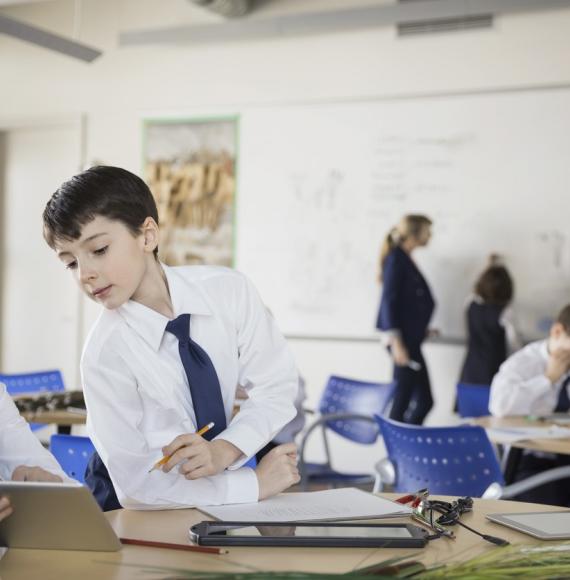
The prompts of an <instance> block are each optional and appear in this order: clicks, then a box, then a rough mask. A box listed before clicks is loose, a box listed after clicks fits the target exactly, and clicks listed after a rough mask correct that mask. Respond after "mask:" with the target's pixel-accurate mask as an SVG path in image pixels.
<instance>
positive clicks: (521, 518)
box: [487, 510, 570, 540]
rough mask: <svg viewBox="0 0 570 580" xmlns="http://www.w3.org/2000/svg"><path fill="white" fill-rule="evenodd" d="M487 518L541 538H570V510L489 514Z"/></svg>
mask: <svg viewBox="0 0 570 580" xmlns="http://www.w3.org/2000/svg"><path fill="white" fill-rule="evenodd" d="M487 518H488V519H489V520H491V521H492V522H496V523H498V524H503V525H504V526H508V527H509V528H513V529H515V530H518V531H519V532H524V533H525V534H529V535H530V536H534V537H535V538H539V539H541V540H565V539H570V510H565V511H558V512H526V513H520V514H516V513H515V514H487Z"/></svg>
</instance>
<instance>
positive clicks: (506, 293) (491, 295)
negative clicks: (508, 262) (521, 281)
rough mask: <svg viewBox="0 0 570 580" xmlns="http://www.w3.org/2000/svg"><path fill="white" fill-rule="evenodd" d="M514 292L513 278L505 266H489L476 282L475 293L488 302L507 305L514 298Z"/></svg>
mask: <svg viewBox="0 0 570 580" xmlns="http://www.w3.org/2000/svg"><path fill="white" fill-rule="evenodd" d="M513 292H514V288H513V280H512V278H511V275H510V274H509V271H508V270H507V269H506V268H505V267H504V266H496V265H491V266H489V267H488V268H487V269H486V270H484V271H483V273H482V274H481V276H479V279H478V280H477V282H476V283H475V294H477V295H478V296H480V297H481V298H482V299H483V302H485V303H486V304H494V305H496V306H506V305H507V304H508V303H509V302H510V301H511V300H512V299H513Z"/></svg>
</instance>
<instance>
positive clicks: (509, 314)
mask: <svg viewBox="0 0 570 580" xmlns="http://www.w3.org/2000/svg"><path fill="white" fill-rule="evenodd" d="M499 324H500V325H501V326H502V327H503V328H504V329H505V335H506V338H507V351H508V353H509V354H512V353H514V352H516V351H517V350H520V349H521V348H522V347H523V340H522V337H521V335H520V332H519V331H518V329H517V323H516V319H515V315H514V311H513V309H512V308H511V307H510V306H507V307H506V308H505V309H504V310H503V312H502V314H501V318H500V319H499Z"/></svg>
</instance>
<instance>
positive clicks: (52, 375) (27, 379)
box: [0, 370, 65, 395]
mask: <svg viewBox="0 0 570 580" xmlns="http://www.w3.org/2000/svg"><path fill="white" fill-rule="evenodd" d="M0 383H4V384H5V385H6V390H7V391H8V393H9V394H10V395H20V394H22V393H36V392H38V391H64V390H65V387H64V385H63V377H62V376H61V372H60V371H57V370H52V371H40V372H37V373H18V374H11V375H3V374H0Z"/></svg>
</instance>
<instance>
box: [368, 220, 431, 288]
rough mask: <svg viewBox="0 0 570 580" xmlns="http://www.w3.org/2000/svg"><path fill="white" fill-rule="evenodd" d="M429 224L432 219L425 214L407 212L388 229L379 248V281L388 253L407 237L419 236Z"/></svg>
mask: <svg viewBox="0 0 570 580" xmlns="http://www.w3.org/2000/svg"><path fill="white" fill-rule="evenodd" d="M431 224H432V221H431V220H430V219H429V218H428V217H427V216H425V215H421V214H408V215H405V216H404V217H403V218H402V219H401V220H400V223H399V224H398V225H397V226H394V227H393V228H392V229H391V230H390V231H389V233H388V235H387V236H386V238H385V239H384V242H383V244H382V248H381V250H380V275H379V280H380V282H382V271H383V270H384V262H385V261H386V257H387V256H388V254H389V253H390V252H391V251H392V250H393V249H394V248H395V247H396V246H399V245H400V244H401V243H402V242H404V241H406V240H407V239H408V238H419V237H420V234H421V233H422V230H423V229H424V228H426V227H429V226H431Z"/></svg>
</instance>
